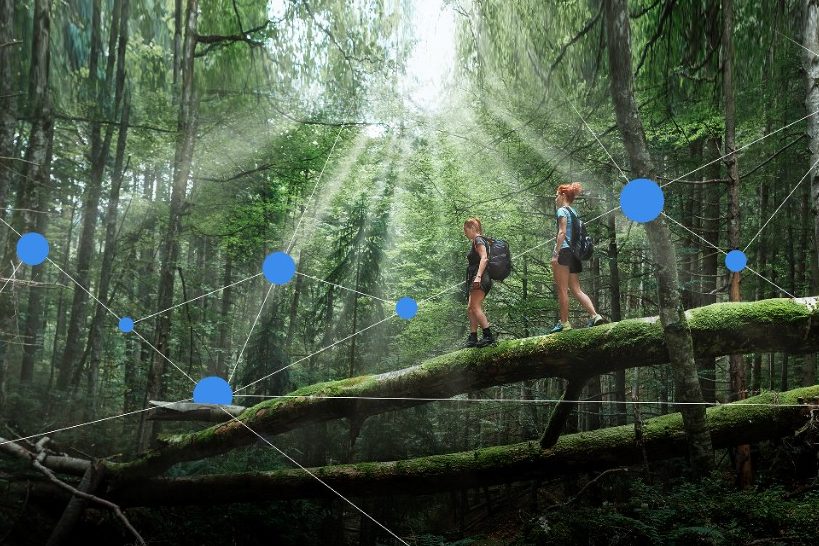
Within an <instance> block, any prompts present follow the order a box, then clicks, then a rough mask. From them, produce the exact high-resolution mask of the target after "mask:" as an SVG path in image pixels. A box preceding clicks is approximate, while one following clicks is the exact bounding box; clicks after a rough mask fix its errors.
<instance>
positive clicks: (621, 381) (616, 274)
mask: <svg viewBox="0 0 819 546" xmlns="http://www.w3.org/2000/svg"><path fill="white" fill-rule="evenodd" d="M612 178H613V177H612ZM613 185H614V184H613V183H612V186H613ZM616 201H617V200H616V199H615V197H614V188H613V187H612V188H611V189H610V191H609V202H610V203H611V204H614V203H616ZM611 206H612V205H609V207H611ZM615 218H616V216H615V215H614V214H609V215H608V218H607V222H608V232H609V291H610V293H611V294H610V298H611V321H612V322H620V321H621V320H622V319H623V314H622V311H621V309H620V265H619V264H618V262H617V254H618V247H617V223H616V220H615ZM613 400H614V401H615V404H614V406H615V410H614V412H615V415H616V419H615V423H616V424H618V425H625V424H626V371H625V370H619V371H616V372H614V397H613Z"/></svg>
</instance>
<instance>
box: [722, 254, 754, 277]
mask: <svg viewBox="0 0 819 546" xmlns="http://www.w3.org/2000/svg"><path fill="white" fill-rule="evenodd" d="M747 264H748V257H747V256H746V255H745V253H744V252H742V251H741V250H732V251H730V252H729V253H728V254H726V255H725V267H727V268H728V269H729V270H731V271H733V272H734V273H737V272H739V271H742V270H743V269H745V266H746V265H747Z"/></svg>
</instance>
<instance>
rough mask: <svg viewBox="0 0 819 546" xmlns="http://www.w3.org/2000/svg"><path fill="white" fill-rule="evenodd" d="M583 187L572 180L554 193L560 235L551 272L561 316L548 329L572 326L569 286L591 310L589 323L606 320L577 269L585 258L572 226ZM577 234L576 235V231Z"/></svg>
mask: <svg viewBox="0 0 819 546" xmlns="http://www.w3.org/2000/svg"><path fill="white" fill-rule="evenodd" d="M581 190H582V188H581V186H580V183H579V182H573V183H571V184H561V185H559V186H558V187H557V192H556V193H555V205H556V206H557V237H556V241H555V248H554V251H553V252H552V273H553V274H554V279H555V286H556V288H557V301H558V305H559V307H560V320H559V321H558V322H557V324H555V325H554V327H553V328H552V330H551V331H550V332H549V333H555V332H561V331H564V330H571V328H572V325H571V324H570V323H569V294H568V292H567V288H568V289H571V291H572V294H574V297H575V298H577V301H579V302H580V305H582V306H583V308H584V309H585V310H586V311H588V312H589V315H590V316H591V318H590V319H589V322H588V324H587V326H597V325H598V324H603V323H605V322H606V319H604V318H603V317H601V316H600V314H599V313H598V312H597V311H596V310H595V309H594V304H593V303H592V301H591V299H589V296H587V295H586V293H585V292H583V289H582V288H580V278H579V276H578V273H580V272H581V271H583V262H581V261H580V258H578V257H577V256H576V255H575V253H574V252H573V250H572V228H573V227H574V225H575V224H576V222H575V220H576V219H577V211H575V210H574V209H573V208H572V207H571V204H572V203H573V202H574V199H575V197H577V196H578V195H579V194H580V191H581ZM575 236H576V235H575Z"/></svg>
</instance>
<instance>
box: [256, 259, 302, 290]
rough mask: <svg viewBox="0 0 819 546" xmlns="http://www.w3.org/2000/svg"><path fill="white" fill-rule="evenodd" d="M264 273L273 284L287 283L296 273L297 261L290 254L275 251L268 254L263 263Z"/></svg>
mask: <svg viewBox="0 0 819 546" xmlns="http://www.w3.org/2000/svg"><path fill="white" fill-rule="evenodd" d="M262 273H264V276H265V278H266V279H267V280H268V281H270V282H272V283H273V284H286V283H288V282H290V279H292V278H293V275H295V274H296V262H294V261H293V258H291V257H290V255H289V254H286V253H284V252H281V251H279V252H274V253H272V254H268V255H267V257H265V259H264V262H263V263H262Z"/></svg>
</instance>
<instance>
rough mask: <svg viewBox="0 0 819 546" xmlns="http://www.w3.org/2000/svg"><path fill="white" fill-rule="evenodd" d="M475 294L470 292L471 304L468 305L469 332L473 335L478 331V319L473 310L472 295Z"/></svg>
mask: <svg viewBox="0 0 819 546" xmlns="http://www.w3.org/2000/svg"><path fill="white" fill-rule="evenodd" d="M474 293H475V292H470V294H469V303H467V305H466V316H468V317H469V331H470V332H471V333H473V334H474V333H477V331H478V319H476V318H475V313H474V312H473V310H472V295H473V294H474Z"/></svg>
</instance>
